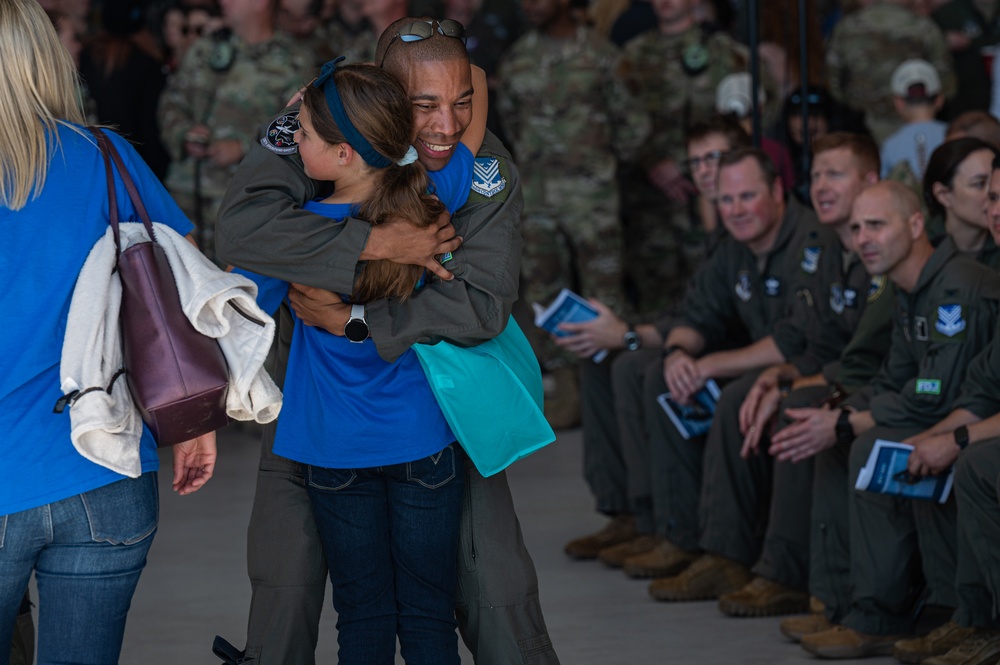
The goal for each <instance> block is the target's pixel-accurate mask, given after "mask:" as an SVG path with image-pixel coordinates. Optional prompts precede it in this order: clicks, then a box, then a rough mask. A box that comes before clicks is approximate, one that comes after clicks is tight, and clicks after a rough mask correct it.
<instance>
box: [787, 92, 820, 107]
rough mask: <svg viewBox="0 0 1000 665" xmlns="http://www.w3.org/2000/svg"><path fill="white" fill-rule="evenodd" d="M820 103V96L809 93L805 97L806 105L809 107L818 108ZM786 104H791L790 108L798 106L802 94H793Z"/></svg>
mask: <svg viewBox="0 0 1000 665" xmlns="http://www.w3.org/2000/svg"><path fill="white" fill-rule="evenodd" d="M822 101H823V100H822V99H820V96H819V95H818V94H816V93H815V92H810V93H809V94H808V95H806V103H807V104H809V105H810V106H819V105H820V104H821V103H822ZM788 103H789V104H791V105H792V106H799V105H800V104H801V103H802V93H801V92H793V93H792V95H791V96H790V97H789V98H788Z"/></svg>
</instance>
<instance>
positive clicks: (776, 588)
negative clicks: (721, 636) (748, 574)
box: [719, 577, 809, 617]
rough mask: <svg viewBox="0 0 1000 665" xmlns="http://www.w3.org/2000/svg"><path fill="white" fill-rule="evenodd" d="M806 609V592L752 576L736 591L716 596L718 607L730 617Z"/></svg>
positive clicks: (766, 614)
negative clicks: (747, 582)
mask: <svg viewBox="0 0 1000 665" xmlns="http://www.w3.org/2000/svg"><path fill="white" fill-rule="evenodd" d="M807 609H809V594H807V593H806V592H805V591H799V590H798V589H792V588H791V587H787V586H785V585H784V584H779V583H777V582H772V581H771V580H766V579H764V578H763V577H755V578H753V579H752V580H750V583H749V584H747V585H746V586H745V587H743V588H742V589H740V590H739V591H733V592H732V593H727V594H725V595H723V596H721V597H720V598H719V610H721V611H722V613H723V614H725V615H727V616H731V617H773V616H780V615H782V614H800V613H802V612H805V611H806V610H807Z"/></svg>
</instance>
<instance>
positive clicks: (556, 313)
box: [532, 289, 608, 363]
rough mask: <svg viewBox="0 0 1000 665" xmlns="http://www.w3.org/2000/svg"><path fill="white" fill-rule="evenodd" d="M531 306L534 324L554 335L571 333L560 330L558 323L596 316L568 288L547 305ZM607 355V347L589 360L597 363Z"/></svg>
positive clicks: (584, 319) (594, 310)
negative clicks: (533, 312) (533, 313)
mask: <svg viewBox="0 0 1000 665" xmlns="http://www.w3.org/2000/svg"><path fill="white" fill-rule="evenodd" d="M532 308H533V309H534V311H535V325H536V326H538V327H539V328H543V329H545V330H547V331H548V332H550V333H552V334H553V335H555V336H556V337H566V336H567V335H570V334H571V333H568V332H566V331H565V330H560V329H559V324H560V323H581V322H583V321H590V320H592V319H596V318H597V310H596V309H594V306H593V305H591V304H590V303H589V302H587V301H586V300H585V299H584V298H582V297H580V296H579V295H577V294H575V293H573V292H572V291H570V290H569V289H563V290H562V291H560V292H559V295H557V296H556V298H555V300H553V301H552V304H550V305H549V306H548V307H542V306H541V305H539V304H538V303H533V304H532ZM607 357H608V351H607V349H601V350H600V351H598V352H597V353H595V354H594V355H593V356H592V357H591V360H593V361H594V362H595V363H599V362H601V361H602V360H604V359H605V358H607Z"/></svg>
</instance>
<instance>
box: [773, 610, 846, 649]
mask: <svg viewBox="0 0 1000 665" xmlns="http://www.w3.org/2000/svg"><path fill="white" fill-rule="evenodd" d="M831 628H833V624H832V623H830V622H829V621H827V618H826V616H824V614H823V613H822V612H810V613H809V614H806V615H805V616H800V617H788V618H787V619H782V620H781V623H780V624H779V626H778V630H780V631H781V634H782V635H784V636H785V637H787V638H788V639H790V640H791V641H792V642H801V641H802V638H803V637H805V636H806V635H812V634H813V633H822V632H823V631H824V630H830V629H831Z"/></svg>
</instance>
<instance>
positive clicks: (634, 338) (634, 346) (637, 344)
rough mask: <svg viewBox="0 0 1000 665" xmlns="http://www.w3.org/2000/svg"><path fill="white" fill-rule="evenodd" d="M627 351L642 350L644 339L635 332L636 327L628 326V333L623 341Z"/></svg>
mask: <svg viewBox="0 0 1000 665" xmlns="http://www.w3.org/2000/svg"><path fill="white" fill-rule="evenodd" d="M622 344H623V345H624V346H625V350H626V351H638V350H639V349H641V348H642V337H641V336H640V335H639V333H637V332H636V331H635V326H633V325H632V324H631V323H630V324H628V331H627V332H626V333H625V337H624V338H623V339H622Z"/></svg>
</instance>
